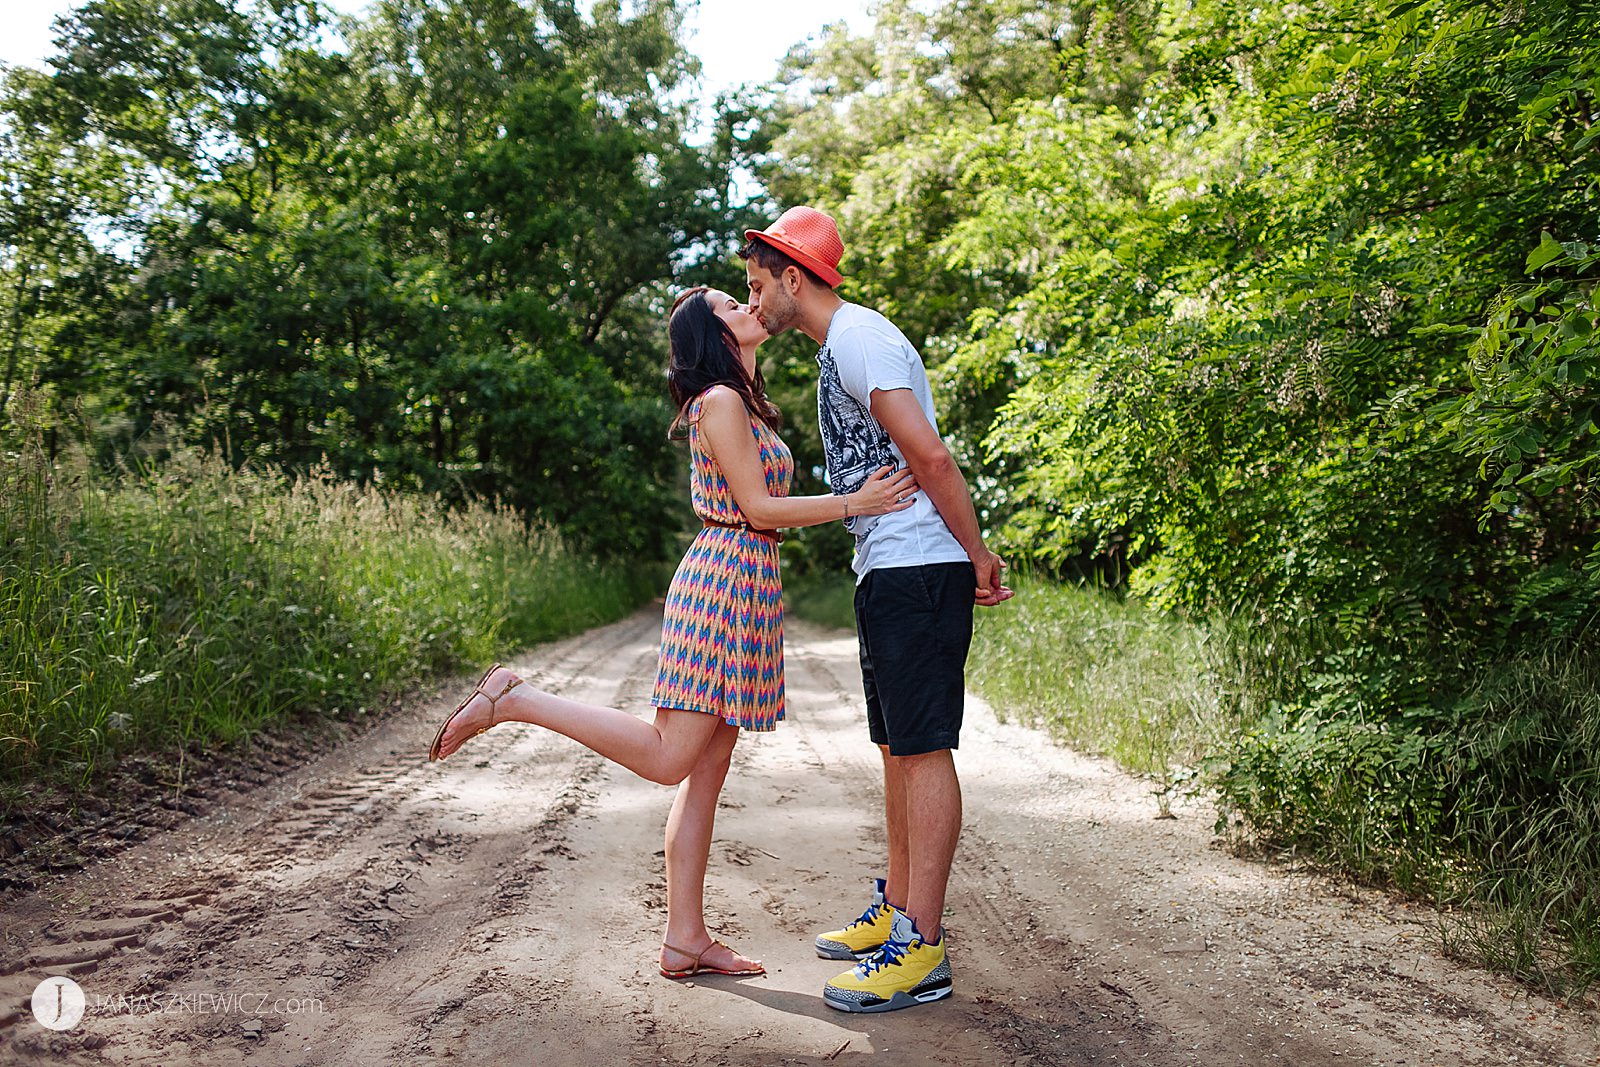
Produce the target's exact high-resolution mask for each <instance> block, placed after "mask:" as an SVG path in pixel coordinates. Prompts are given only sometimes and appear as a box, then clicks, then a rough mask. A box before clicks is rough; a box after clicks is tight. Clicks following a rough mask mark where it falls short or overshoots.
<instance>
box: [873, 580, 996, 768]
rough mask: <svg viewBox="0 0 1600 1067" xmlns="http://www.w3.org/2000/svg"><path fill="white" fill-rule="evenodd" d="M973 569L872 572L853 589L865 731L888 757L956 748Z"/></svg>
mask: <svg viewBox="0 0 1600 1067" xmlns="http://www.w3.org/2000/svg"><path fill="white" fill-rule="evenodd" d="M977 583H978V579H977V573H976V572H975V571H974V570H973V569H972V564H971V563H930V564H928V565H926V566H922V567H885V568H881V569H878V570H871V571H868V572H867V574H866V576H865V577H863V578H862V579H861V581H860V583H859V584H857V586H856V635H857V636H858V637H859V638H860V641H861V679H862V682H863V683H864V684H865V686H866V691H867V729H868V731H869V732H870V734H871V736H872V741H873V743H874V744H878V745H888V746H889V754H890V755H891V756H918V755H921V754H923V753H925V752H938V751H940V750H941V749H947V748H955V747H956V746H957V744H958V743H959V741H960V738H961V710H962V704H963V697H964V695H965V691H966V667H967V650H968V649H969V648H970V647H971V646H972V608H973V595H974V593H975V591H976V589H977Z"/></svg>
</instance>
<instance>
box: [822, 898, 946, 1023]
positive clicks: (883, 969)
mask: <svg viewBox="0 0 1600 1067" xmlns="http://www.w3.org/2000/svg"><path fill="white" fill-rule="evenodd" d="M951 989H952V986H951V982H950V961H949V960H947V959H946V958H945V954H944V939H943V938H942V937H941V938H940V939H939V943H938V944H937V945H929V944H927V943H925V942H924V941H923V940H922V935H921V934H920V933H918V932H917V927H916V924H915V923H913V922H912V921H911V919H910V917H909V916H907V915H905V914H904V913H902V912H898V911H897V912H895V913H894V920H893V922H892V924H891V930H890V934H889V940H887V941H885V942H884V943H883V949H882V951H880V952H878V953H877V954H876V955H873V956H870V957H868V958H867V959H864V960H862V961H861V962H860V963H858V964H856V965H855V966H854V967H852V968H850V969H849V970H848V971H846V972H844V973H843V974H841V975H840V976H839V977H837V978H835V979H834V980H833V981H831V982H829V983H828V984H827V985H826V986H824V987H823V988H822V1000H823V1003H825V1004H827V1005H828V1007H830V1008H838V1009H839V1010H840V1011H896V1010H898V1009H900V1008H911V1007H915V1006H916V1005H918V1004H931V1003H932V1002H934V1001H936V1000H943V999H944V998H945V997H948V996H949V995H950V990H951Z"/></svg>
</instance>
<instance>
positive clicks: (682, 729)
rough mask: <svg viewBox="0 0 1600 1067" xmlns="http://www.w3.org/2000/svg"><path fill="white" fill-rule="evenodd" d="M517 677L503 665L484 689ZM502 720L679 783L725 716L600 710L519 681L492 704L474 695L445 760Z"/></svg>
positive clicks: (451, 732)
mask: <svg viewBox="0 0 1600 1067" xmlns="http://www.w3.org/2000/svg"><path fill="white" fill-rule="evenodd" d="M515 677H516V675H515V674H514V673H513V672H511V671H509V670H507V669H506V668H504V667H501V668H500V669H499V670H496V671H495V672H494V673H493V674H491V675H490V676H489V678H488V679H487V680H486V681H485V682H484V683H483V686H482V688H483V691H484V692H487V693H499V692H500V691H501V690H502V689H504V688H505V686H506V683H507V682H509V681H510V680H511V679H513V678H515ZM502 722H526V723H532V724H534V725H535V726H543V727H545V728H546V729H549V730H554V731H556V732H557V733H559V734H565V735H566V736H568V737H570V738H572V739H573V740H574V741H576V742H578V743H579V744H580V745H584V746H586V747H588V748H591V749H593V750H594V751H596V752H598V753H600V755H602V756H604V757H605V758H606V759H608V760H611V761H612V762H613V763H619V764H621V765H622V766H624V767H626V768H628V770H630V771H632V772H633V773H635V774H637V775H639V776H640V777H641V778H646V779H648V780H650V781H652V782H659V783H661V784H662V785H677V784H678V783H679V782H681V781H683V780H684V778H685V777H687V776H688V774H689V772H690V771H691V770H693V769H694V767H695V765H696V764H697V763H698V762H699V760H700V757H701V755H702V753H703V752H704V751H705V748H706V745H707V743H708V742H709V741H710V740H711V738H712V735H713V732H714V731H715V730H716V729H717V727H718V726H719V725H722V720H720V719H718V718H717V717H716V716H715V715H707V714H705V713H704V712H699V711H677V710H674V709H672V708H658V709H657V710H656V718H655V722H653V723H650V722H646V721H645V720H643V719H640V718H637V717H636V716H633V715H630V714H628V713H627V712H625V711H618V710H617V709H616V708H602V707H598V706H596V705H593V704H582V703H579V702H578V701H576V700H568V699H567V698H565V697H558V696H556V695H555V694H553V693H546V692H544V691H543V690H539V689H535V688H533V687H532V686H530V685H519V686H517V687H516V688H515V689H513V690H511V691H510V692H509V693H507V694H506V695H505V696H503V697H501V698H500V699H499V700H498V701H496V702H495V705H494V713H493V715H492V716H491V714H490V710H489V698H488V697H486V696H482V695H475V696H473V698H472V699H471V700H470V701H469V702H468V703H467V706H466V707H465V708H462V709H461V711H459V712H457V713H456V715H455V716H454V717H453V718H452V719H451V720H450V723H449V725H448V726H447V727H445V732H444V739H443V741H442V743H441V744H440V746H439V755H440V758H441V759H442V758H443V757H445V756H448V755H450V754H451V753H452V752H454V751H456V749H458V748H460V747H461V746H462V744H464V743H465V742H466V741H467V740H468V739H469V738H471V737H473V736H474V735H476V734H477V733H478V732H479V731H481V730H483V729H486V728H487V727H490V726H495V725H498V724H499V723H502Z"/></svg>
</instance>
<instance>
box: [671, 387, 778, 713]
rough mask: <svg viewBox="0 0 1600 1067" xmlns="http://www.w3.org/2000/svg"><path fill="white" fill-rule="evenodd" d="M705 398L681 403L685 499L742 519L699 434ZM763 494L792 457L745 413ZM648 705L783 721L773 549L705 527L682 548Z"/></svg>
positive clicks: (768, 541) (772, 489)
mask: <svg viewBox="0 0 1600 1067" xmlns="http://www.w3.org/2000/svg"><path fill="white" fill-rule="evenodd" d="M704 401H705V394H704V393H702V394H701V395H699V396H697V397H695V399H694V400H693V401H691V402H690V404H689V412H688V423H689V457H690V460H691V463H692V466H691V467H690V471H689V490H690V498H691V500H692V501H693V503H694V510H695V514H697V515H699V516H700V518H701V519H705V520H710V521H712V522H718V523H731V524H734V525H738V524H740V523H744V522H745V521H746V520H745V517H744V514H743V513H742V512H741V511H740V510H739V505H738V503H737V502H736V501H735V500H734V499H733V493H732V492H730V491H729V489H728V482H727V479H726V478H724V477H723V474H722V468H721V467H719V466H718V465H717V461H716V459H715V458H714V457H713V456H712V455H711V453H710V452H708V451H707V450H706V447H705V443H704V442H703V441H702V440H701V439H700V413H701V407H702V405H703V403H704ZM750 433H751V435H752V436H753V437H754V438H755V441H756V448H757V450H758V451H759V452H760V455H761V469H762V472H763V473H764V474H765V475H766V482H767V492H768V494H770V495H772V496H787V495H788V493H789V479H790V478H791V477H792V476H793V475H794V457H793V456H792V455H790V453H789V447H788V446H787V445H785V444H784V443H783V441H782V439H780V438H779V437H778V435H777V434H775V433H773V432H772V429H771V428H770V427H768V426H767V424H766V423H764V422H762V421H761V420H760V419H758V418H756V417H755V416H754V415H751V416H750ZM651 703H652V704H654V705H655V706H656V707H658V708H678V709H681V710H684V711H703V712H706V713H707V714H710V715H717V716H720V717H721V718H722V719H724V720H725V721H727V722H730V723H733V724H734V725H736V726H740V727H743V728H744V729H746V730H771V729H773V728H775V727H776V726H777V725H778V721H779V720H780V719H782V718H783V585H782V583H781V581H780V580H779V577H778V545H777V542H776V541H774V540H773V539H772V538H770V537H763V536H762V535H760V534H757V533H753V532H752V531H751V530H749V529H748V528H746V529H731V528H729V527H727V526H707V527H706V528H705V529H703V530H701V531H700V533H699V534H698V535H697V536H696V537H695V539H694V543H693V544H692V545H690V546H689V551H688V553H687V554H686V555H685V556H684V557H683V562H682V563H680V564H679V565H678V573H677V574H675V575H673V578H672V585H671V586H670V587H668V589H667V607H666V613H665V615H664V617H663V619H662V623H661V660H660V665H659V666H658V668H657V671H656V688H655V696H654V697H653V698H652V700H651Z"/></svg>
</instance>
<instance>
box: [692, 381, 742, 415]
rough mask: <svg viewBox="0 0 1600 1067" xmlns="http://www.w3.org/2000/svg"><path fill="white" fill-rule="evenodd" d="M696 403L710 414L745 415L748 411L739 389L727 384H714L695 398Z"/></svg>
mask: <svg viewBox="0 0 1600 1067" xmlns="http://www.w3.org/2000/svg"><path fill="white" fill-rule="evenodd" d="M694 404H695V406H696V407H698V408H699V409H700V410H701V411H702V412H704V413H706V414H709V415H722V416H724V417H726V416H727V415H731V414H739V415H743V414H746V413H747V412H748V409H747V408H746V407H745V403H744V397H742V396H740V395H739V393H738V391H737V390H735V389H733V388H732V387H731V386H727V385H713V386H712V387H711V388H709V389H707V390H706V391H705V392H703V393H701V394H700V395H699V396H697V397H695V398H694Z"/></svg>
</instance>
